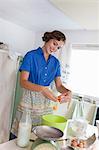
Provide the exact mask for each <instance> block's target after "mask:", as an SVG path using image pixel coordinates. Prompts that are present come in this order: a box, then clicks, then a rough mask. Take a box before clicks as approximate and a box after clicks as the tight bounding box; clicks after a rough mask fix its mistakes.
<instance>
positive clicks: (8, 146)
mask: <svg viewBox="0 0 99 150" xmlns="http://www.w3.org/2000/svg"><path fill="white" fill-rule="evenodd" d="M31 146H32V143H31V142H30V144H29V146H28V147H26V148H20V147H18V146H17V145H16V139H15V140H11V141H8V142H6V143H3V144H0V150H31Z"/></svg>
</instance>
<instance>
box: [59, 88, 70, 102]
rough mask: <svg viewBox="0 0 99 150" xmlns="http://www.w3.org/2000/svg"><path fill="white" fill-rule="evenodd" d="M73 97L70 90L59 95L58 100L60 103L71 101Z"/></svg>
mask: <svg viewBox="0 0 99 150" xmlns="http://www.w3.org/2000/svg"><path fill="white" fill-rule="evenodd" d="M71 98H72V92H71V91H70V90H68V91H67V92H66V93H62V94H61V95H59V96H58V101H59V102H60V103H66V102H70V101H71Z"/></svg>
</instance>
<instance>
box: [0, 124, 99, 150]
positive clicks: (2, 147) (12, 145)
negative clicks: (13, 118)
mask: <svg viewBox="0 0 99 150" xmlns="http://www.w3.org/2000/svg"><path fill="white" fill-rule="evenodd" d="M89 128H90V129H88V130H92V128H93V129H95V128H96V127H95V126H91V125H89ZM36 138H37V137H36V136H35V135H33V134H32V139H34V140H35V139H36ZM31 146H32V142H30V144H29V146H28V147H26V148H20V147H18V146H17V144H16V139H14V140H11V141H8V142H6V143H3V144H0V150H31ZM79 150H89V149H79ZM90 150H99V140H98V139H97V140H96V142H95V143H94V144H93V147H92V148H91V149H90Z"/></svg>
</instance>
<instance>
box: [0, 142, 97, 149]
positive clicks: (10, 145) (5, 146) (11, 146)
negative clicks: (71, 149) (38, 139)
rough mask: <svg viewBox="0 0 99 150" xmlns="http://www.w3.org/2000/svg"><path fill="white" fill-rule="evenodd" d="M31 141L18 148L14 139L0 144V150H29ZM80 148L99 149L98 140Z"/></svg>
mask: <svg viewBox="0 0 99 150" xmlns="http://www.w3.org/2000/svg"><path fill="white" fill-rule="evenodd" d="M31 146H32V142H30V145H29V146H28V147H26V148H19V147H18V146H17V145H16V140H11V141H8V142H6V143H3V144H0V150H31ZM81 150H99V140H97V141H96V142H95V144H94V146H93V147H92V148H91V149H89V148H88V149H81Z"/></svg>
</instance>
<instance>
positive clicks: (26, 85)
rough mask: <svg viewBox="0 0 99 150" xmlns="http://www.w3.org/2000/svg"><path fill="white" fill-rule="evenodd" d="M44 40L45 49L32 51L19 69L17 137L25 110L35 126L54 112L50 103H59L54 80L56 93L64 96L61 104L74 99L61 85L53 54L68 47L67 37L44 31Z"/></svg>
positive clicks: (13, 127) (14, 129) (60, 33)
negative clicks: (51, 87) (27, 110)
mask: <svg viewBox="0 0 99 150" xmlns="http://www.w3.org/2000/svg"><path fill="white" fill-rule="evenodd" d="M42 39H43V41H44V45H43V46H42V48H41V47H39V48H37V49H36V50H32V51H29V52H28V53H27V54H26V55H25V57H24V59H23V62H22V65H21V66H20V69H19V70H20V72H21V74H20V84H21V87H22V88H23V96H22V99H21V101H20V104H19V106H18V109H17V112H16V118H15V120H14V123H13V126H12V133H13V134H14V135H17V128H18V123H19V120H20V117H21V114H22V113H21V112H23V111H24V109H30V110H31V116H32V123H33V126H36V125H40V124H41V117H42V115H44V114H50V113H53V109H52V107H51V101H54V102H57V101H58V97H56V96H55V95H54V93H53V92H52V91H51V89H50V84H51V83H52V81H53V80H54V81H55V85H56V89H57V91H58V92H60V93H61V96H60V103H64V102H69V101H70V100H71V91H70V90H69V89H67V88H65V87H64V86H63V85H62V82H61V78H60V77H61V73H60V63H59V61H58V59H57V58H55V57H54V56H53V55H52V53H53V52H56V51H57V50H59V49H61V48H62V47H63V45H64V44H65V41H66V38H65V35H64V34H63V33H62V32H60V31H56V30H55V31H52V32H45V33H44V36H43V37H42Z"/></svg>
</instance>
